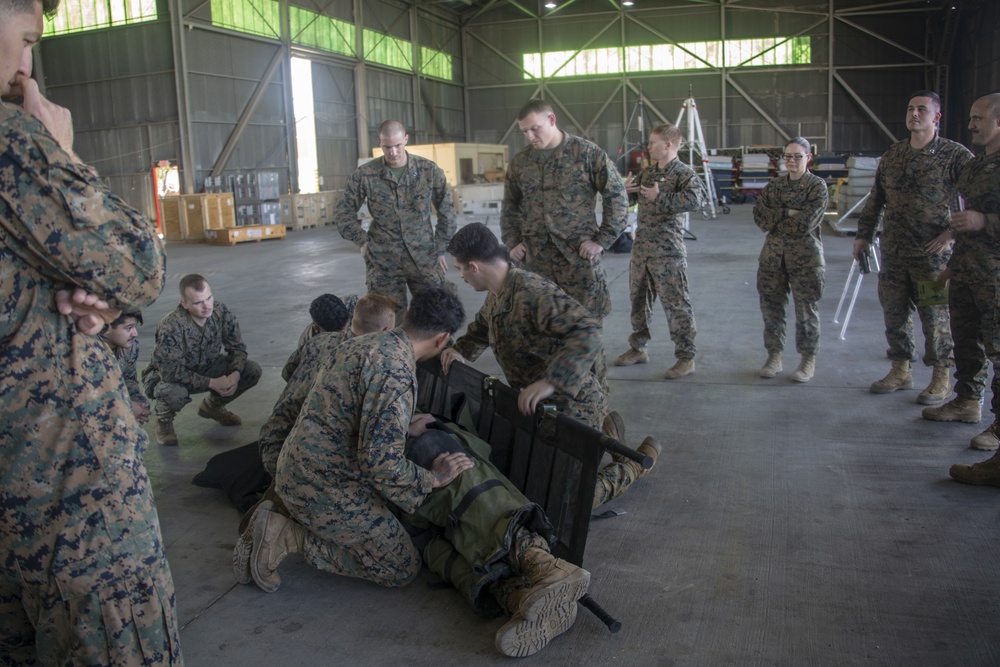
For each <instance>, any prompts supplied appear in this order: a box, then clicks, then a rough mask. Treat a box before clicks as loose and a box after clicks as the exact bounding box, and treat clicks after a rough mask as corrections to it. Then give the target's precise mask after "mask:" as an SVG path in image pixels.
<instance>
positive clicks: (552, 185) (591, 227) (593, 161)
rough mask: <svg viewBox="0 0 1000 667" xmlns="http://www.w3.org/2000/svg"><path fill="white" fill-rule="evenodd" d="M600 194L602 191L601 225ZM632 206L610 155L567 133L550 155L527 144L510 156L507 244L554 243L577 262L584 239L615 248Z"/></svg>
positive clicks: (503, 223)
mask: <svg viewBox="0 0 1000 667" xmlns="http://www.w3.org/2000/svg"><path fill="white" fill-rule="evenodd" d="M597 193H601V195H602V196H603V213H602V214H601V225H600V227H598V226H597V214H596V213H595V206H596V203H597V202H596V197H597ZM627 209H628V198H627V197H626V195H625V183H624V182H623V181H622V178H621V176H620V175H619V174H618V170H617V169H615V165H614V163H613V162H612V161H611V159H610V158H609V157H608V154H607V153H605V152H604V151H603V150H602V149H601V148H600V147H599V146H598V145H597V144H594V143H591V142H589V141H587V140H586V139H581V138H580V137H575V136H573V135H571V134H569V133H565V132H564V133H563V141H562V143H561V144H559V146H558V147H557V148H556V149H555V150H554V151H553V152H552V154H551V155H550V156H549V157H548V159H546V160H543V159H542V155H541V154H540V153H539V152H538V151H536V150H535V148H534V147H533V146H531V145H528V146H526V147H525V148H523V149H521V150H520V151H519V152H518V153H517V155H515V156H514V159H513V160H511V161H510V165H509V166H508V167H507V176H506V180H505V181H504V188H503V204H502V206H501V208H500V233H501V237H502V238H503V242H504V244H506V246H507V247H508V248H513V247H514V246H516V245H518V244H519V243H521V242H524V244H525V245H526V246H527V247H528V252H529V253H531V254H535V248H536V247H540V246H542V245H544V244H545V243H547V242H551V243H553V244H554V245H555V246H556V247H557V248H558V249H559V252H561V253H562V254H563V256H565V257H566V259H567V260H569V261H570V262H577V261H580V258H579V251H580V245H581V244H582V243H583V242H584V241H588V240H591V241H594V242H595V243H599V244H600V245H601V246H603V247H604V248H605V249H606V248H609V247H611V244H612V243H614V242H615V240H616V239H617V238H618V236H619V235H620V234H621V233H622V230H623V229H624V228H625V223H626V214H627Z"/></svg>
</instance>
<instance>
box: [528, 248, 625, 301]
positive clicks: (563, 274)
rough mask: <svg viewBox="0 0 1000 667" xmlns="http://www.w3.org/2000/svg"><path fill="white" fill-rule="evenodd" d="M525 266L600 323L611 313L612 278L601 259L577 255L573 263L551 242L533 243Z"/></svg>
mask: <svg viewBox="0 0 1000 667" xmlns="http://www.w3.org/2000/svg"><path fill="white" fill-rule="evenodd" d="M522 266H523V268H524V269H525V270H527V271H531V272H532V273H537V274H538V275H540V276H543V277H545V278H548V279H549V280H551V281H552V282H554V283H555V284H556V285H558V286H559V287H560V288H561V289H562V291H564V292H566V294H569V295H570V296H571V297H573V298H574V299H576V300H577V301H579V302H580V305H582V306H584V307H585V308H586V309H587V310H589V311H590V312H591V314H592V315H593V316H594V317H596V318H597V319H598V320H603V319H604V318H605V317H607V316H608V314H609V313H610V312H611V294H610V293H609V292H608V278H607V274H605V272H604V266H603V265H602V264H601V259H600V257H599V256H598V257H597V258H595V259H593V260H587V259H583V258H582V257H579V256H577V257H575V258H574V259H573V261H569V260H567V259H566V257H565V256H564V255H563V254H562V253H561V252H559V249H558V248H556V246H554V245H552V244H551V243H543V244H540V245H536V244H534V243H533V244H532V246H531V247H529V251H528V255H527V257H525V258H524V262H522Z"/></svg>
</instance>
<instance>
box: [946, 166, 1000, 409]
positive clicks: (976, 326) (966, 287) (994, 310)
mask: <svg viewBox="0 0 1000 667" xmlns="http://www.w3.org/2000/svg"><path fill="white" fill-rule="evenodd" d="M956 189H957V190H958V191H959V192H960V193H961V194H962V196H963V197H965V209H966V210H967V211H979V212H980V213H984V214H985V215H986V228H985V229H984V230H983V231H980V232H971V233H968V232H962V233H960V234H956V235H955V250H954V253H953V254H952V256H951V261H949V262H948V267H949V268H950V269H951V280H950V281H949V283H948V285H949V287H948V302H949V304H950V305H951V333H952V336H954V338H955V393H956V394H958V395H959V396H961V397H962V398H967V399H972V400H979V399H981V398H982V397H983V390H984V389H985V387H986V377H987V365H986V360H987V359H989V361H991V362H993V382H992V390H993V400H992V401H991V403H990V406H991V407H990V409H991V410H992V411H993V414H1000V413H998V408H1000V379H998V378H997V364H998V363H1000V285H998V283H997V281H998V277H1000V152H995V153H992V154H990V155H980V156H977V157H975V158H973V159H972V160H970V161H969V162H968V163H967V164H966V165H965V167H964V169H963V170H962V175H961V178H959V181H958V185H957V186H956Z"/></svg>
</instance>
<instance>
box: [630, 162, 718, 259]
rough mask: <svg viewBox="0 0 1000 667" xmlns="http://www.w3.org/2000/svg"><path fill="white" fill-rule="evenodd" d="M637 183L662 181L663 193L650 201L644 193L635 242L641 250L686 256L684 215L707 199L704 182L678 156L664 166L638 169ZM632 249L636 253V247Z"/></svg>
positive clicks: (640, 205) (661, 190)
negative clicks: (639, 170)
mask: <svg viewBox="0 0 1000 667" xmlns="http://www.w3.org/2000/svg"><path fill="white" fill-rule="evenodd" d="M636 183H638V184H639V185H642V186H644V187H647V188H649V187H652V186H653V184H654V183H659V184H660V194H659V195H657V196H656V199H654V200H653V201H650V200H648V199H646V198H645V197H643V196H642V195H641V194H640V195H639V196H638V201H639V218H638V228H637V230H636V234H635V244H636V245H638V246H640V248H639V249H640V250H642V251H645V252H647V253H648V252H653V253H655V254H656V255H657V256H661V257H684V256H686V255H687V250H686V249H685V247H684V220H683V218H682V215H683V214H684V213H686V212H688V211H697V210H698V209H700V208H701V207H702V206H704V205H705V202H706V201H707V199H708V193H707V191H706V190H705V184H704V183H702V181H701V179H700V178H698V175H697V174H695V173H694V171H693V170H692V169H691V167H689V166H687V165H686V164H684V163H683V162H681V161H680V160H678V159H677V158H674V159H673V160H671V161H670V162H668V163H667V166H665V167H663V168H661V167H660V166H659V165H658V164H653V165H651V166H649V167H646V168H645V169H643V170H642V171H641V172H639V177H638V178H637V179H636ZM633 252H635V250H634V248H633Z"/></svg>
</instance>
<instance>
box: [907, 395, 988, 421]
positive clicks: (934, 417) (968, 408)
mask: <svg viewBox="0 0 1000 667" xmlns="http://www.w3.org/2000/svg"><path fill="white" fill-rule="evenodd" d="M920 414H921V416H923V418H924V419H930V420H931V421H935V422H964V423H966V424H978V423H979V420H980V419H982V410H981V409H980V407H979V401H977V400H973V399H971V398H962V397H961V396H956V397H955V398H953V399H951V400H950V401H948V402H947V403H945V404H944V405H939V406H938V407H936V408H924V410H923V412H921V413H920Z"/></svg>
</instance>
